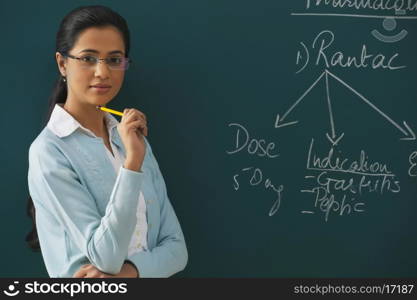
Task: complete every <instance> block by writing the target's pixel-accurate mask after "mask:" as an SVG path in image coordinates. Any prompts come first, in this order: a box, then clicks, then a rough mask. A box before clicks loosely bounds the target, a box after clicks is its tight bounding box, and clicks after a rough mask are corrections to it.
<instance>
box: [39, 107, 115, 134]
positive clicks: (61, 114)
mask: <svg viewBox="0 0 417 300" xmlns="http://www.w3.org/2000/svg"><path fill="white" fill-rule="evenodd" d="M63 105H64V104H63V103H56V104H55V107H54V110H53V111H52V114H51V117H50V119H49V122H48V124H47V125H46V126H47V127H48V128H49V129H50V130H51V131H52V132H53V133H54V134H55V135H57V136H58V137H60V138H63V137H66V136H68V135H70V134H71V133H73V132H74V131H75V130H77V128H80V129H81V130H83V131H84V132H85V133H86V134H87V135H90V136H92V137H97V136H96V135H95V134H94V133H93V132H92V131H91V130H90V129H87V128H85V127H83V126H82V125H81V124H80V123H79V122H78V121H77V120H76V119H75V118H74V117H73V116H72V115H71V114H69V113H68V112H67V111H66V110H65V109H64V108H63ZM104 119H105V123H106V126H107V130H108V132H109V135H110V133H111V130H112V128H113V127H114V126H117V125H118V124H119V121H117V120H116V118H115V117H113V116H112V115H111V114H110V113H108V112H104Z"/></svg>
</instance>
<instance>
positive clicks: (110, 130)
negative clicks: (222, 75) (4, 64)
mask: <svg viewBox="0 0 417 300" xmlns="http://www.w3.org/2000/svg"><path fill="white" fill-rule="evenodd" d="M129 48H130V40H129V30H128V27H127V24H126V22H125V20H124V19H123V18H122V17H121V16H120V15H118V14H117V13H116V12H114V11H113V10H111V9H109V8H107V7H104V6H85V7H80V8H77V9H75V10H73V11H72V12H70V13H69V14H68V15H67V16H66V17H65V18H64V19H63V20H62V22H61V25H60V28H59V31H58V33H57V40H56V61H57V64H58V69H59V72H60V76H59V79H58V82H57V85H56V88H55V91H54V92H53V93H52V96H51V99H50V103H49V105H50V106H49V113H48V117H47V124H46V126H45V128H44V129H43V130H42V131H41V133H40V134H39V135H38V136H37V137H36V139H35V140H34V141H33V143H32V144H31V146H30V149H29V171H28V184H29V192H30V196H31V198H29V206H28V211H29V212H30V215H31V216H32V217H33V221H34V230H33V231H32V233H31V234H30V235H29V236H28V238H27V241H28V242H29V244H30V245H31V246H32V248H36V247H37V246H39V245H40V249H41V250H42V256H43V259H44V262H45V265H46V268H47V271H48V274H49V276H50V277H84V278H85V277H96V278H97V277H99V278H100V277H168V276H171V275H173V274H175V273H176V272H179V271H181V270H183V269H184V268H185V266H186V264H187V260H188V253H187V249H186V245H185V241H184V236H183V233H182V230H181V227H180V224H179V222H178V219H177V217H176V215H175V212H174V210H173V208H172V206H171V204H170V201H169V199H168V196H167V191H166V187H165V183H164V179H163V177H162V175H161V172H160V169H159V167H158V163H157V161H156V160H155V157H154V155H153V153H152V149H151V146H150V145H149V142H148V141H147V139H146V137H145V136H147V133H148V129H147V120H146V116H145V115H144V114H143V113H142V112H141V111H139V110H137V109H134V108H130V109H125V110H124V111H123V113H124V115H123V116H122V118H121V121H120V122H118V121H117V120H116V118H115V117H114V116H112V115H111V114H109V113H107V112H104V111H102V110H99V109H97V106H99V105H101V106H106V104H108V103H109V102H110V101H111V100H112V99H113V98H114V97H115V96H116V95H117V93H118V92H119V90H120V88H121V86H122V83H123V79H124V74H125V71H126V70H127V68H128V66H129V58H128V57H129ZM32 200H33V202H32ZM35 208H36V209H35ZM35 211H36V213H35ZM35 221H36V223H35ZM35 224H36V225H35ZM37 239H38V240H37ZM37 241H38V242H39V245H37Z"/></svg>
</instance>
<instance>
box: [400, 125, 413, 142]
mask: <svg viewBox="0 0 417 300" xmlns="http://www.w3.org/2000/svg"><path fill="white" fill-rule="evenodd" d="M403 124H404V126H405V129H406V130H407V137H403V138H401V139H400V140H403V141H414V140H415V139H416V134H415V133H414V131H413V130H412V129H411V128H410V127H409V126H408V124H407V122H405V121H403Z"/></svg>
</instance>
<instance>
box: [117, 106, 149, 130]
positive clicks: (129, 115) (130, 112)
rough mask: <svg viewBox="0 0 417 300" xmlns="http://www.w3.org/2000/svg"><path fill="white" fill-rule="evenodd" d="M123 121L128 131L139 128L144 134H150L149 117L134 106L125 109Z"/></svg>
mask: <svg viewBox="0 0 417 300" xmlns="http://www.w3.org/2000/svg"><path fill="white" fill-rule="evenodd" d="M122 122H123V123H124V124H125V126H126V128H128V131H131V130H133V131H136V130H137V129H139V130H140V131H141V133H142V134H143V135H144V136H148V125H147V119H146V115H145V114H144V113H143V112H141V111H139V110H137V109H134V108H126V109H124V110H123V117H122Z"/></svg>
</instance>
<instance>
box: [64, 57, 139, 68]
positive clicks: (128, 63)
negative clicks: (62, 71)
mask: <svg viewBox="0 0 417 300" xmlns="http://www.w3.org/2000/svg"><path fill="white" fill-rule="evenodd" d="M59 53H60V54H61V55H62V56H64V57H69V58H72V59H76V60H78V61H80V60H81V59H82V58H83V57H78V56H74V55H71V54H69V53H67V54H65V53H62V52H59ZM90 56H91V57H94V58H95V59H96V62H95V64H94V67H95V66H96V65H97V64H98V63H99V61H101V60H102V61H104V62H105V63H106V65H107V66H108V67H109V68H110V69H111V70H116V71H118V70H124V71H126V70H127V69H128V68H129V66H130V64H131V63H132V62H133V61H132V60H131V59H130V58H129V57H125V56H123V58H124V59H126V63H127V67H126V68H122V69H114V68H112V67H111V66H110V65H109V64H108V62H107V60H108V59H109V58H110V57H106V58H98V57H95V56H93V55H90ZM85 70H88V68H85Z"/></svg>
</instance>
